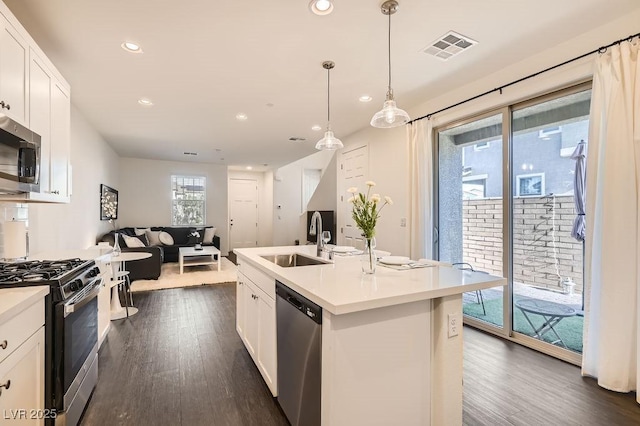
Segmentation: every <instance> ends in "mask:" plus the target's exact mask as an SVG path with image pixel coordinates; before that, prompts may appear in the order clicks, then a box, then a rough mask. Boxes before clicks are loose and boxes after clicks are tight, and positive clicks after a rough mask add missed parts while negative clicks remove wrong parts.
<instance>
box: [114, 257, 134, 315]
mask: <svg viewBox="0 0 640 426" xmlns="http://www.w3.org/2000/svg"><path fill="white" fill-rule="evenodd" d="M123 265H124V262H120V261H114V260H113V259H112V260H111V281H120V282H118V283H117V284H115V285H117V286H118V290H119V291H120V290H123V291H124V308H125V310H126V311H127V318H129V307H130V306H133V294H132V292H131V279H130V278H129V271H127V270H125V269H124V268H123ZM127 293H128V294H129V299H128V300H127Z"/></svg>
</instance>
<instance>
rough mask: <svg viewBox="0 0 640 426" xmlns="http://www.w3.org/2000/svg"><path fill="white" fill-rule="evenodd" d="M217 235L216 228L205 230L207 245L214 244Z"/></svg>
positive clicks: (204, 240)
mask: <svg viewBox="0 0 640 426" xmlns="http://www.w3.org/2000/svg"><path fill="white" fill-rule="evenodd" d="M215 235H216V228H204V239H203V242H205V243H212V242H213V237H214V236H215Z"/></svg>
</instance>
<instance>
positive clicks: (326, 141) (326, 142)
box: [316, 61, 344, 150]
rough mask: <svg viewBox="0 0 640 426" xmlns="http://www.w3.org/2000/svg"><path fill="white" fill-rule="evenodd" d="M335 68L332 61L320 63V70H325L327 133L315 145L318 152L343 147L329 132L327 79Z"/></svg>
mask: <svg viewBox="0 0 640 426" xmlns="http://www.w3.org/2000/svg"><path fill="white" fill-rule="evenodd" d="M335 66H336V64H335V63H334V62H332V61H324V62H323V63H322V68H324V69H325V70H327V131H326V132H325V133H324V137H323V138H322V139H320V140H319V141H318V143H317V144H316V149H320V150H334V149H340V148H343V147H344V145H343V144H342V141H341V140H340V139H338V138H336V137H335V136H333V132H332V131H331V115H330V111H331V109H330V108H331V107H330V105H329V100H330V99H331V98H330V96H329V93H330V92H329V88H330V82H331V80H330V79H329V72H330V70H332V69H333V67H335Z"/></svg>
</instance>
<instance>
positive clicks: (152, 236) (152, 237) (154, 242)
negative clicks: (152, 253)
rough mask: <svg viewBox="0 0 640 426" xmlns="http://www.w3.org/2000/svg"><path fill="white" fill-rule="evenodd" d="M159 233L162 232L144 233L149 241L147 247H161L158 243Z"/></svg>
mask: <svg viewBox="0 0 640 426" xmlns="http://www.w3.org/2000/svg"><path fill="white" fill-rule="evenodd" d="M160 232H162V231H147V232H145V235H146V236H147V238H148V239H149V245H150V246H161V245H162V243H161V242H160Z"/></svg>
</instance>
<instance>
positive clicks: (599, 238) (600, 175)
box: [582, 39, 640, 402]
mask: <svg viewBox="0 0 640 426" xmlns="http://www.w3.org/2000/svg"><path fill="white" fill-rule="evenodd" d="M639 45H640V42H639V41H638V40H637V39H636V40H634V41H632V42H628V41H627V42H623V43H621V44H620V45H618V46H613V47H610V48H608V49H607V51H606V52H605V53H604V54H601V55H599V56H598V58H597V59H596V63H595V65H596V67H595V72H594V79H593V93H592V99H591V117H590V128H589V141H588V145H589V155H588V158H587V197H586V198H587V210H586V219H587V233H586V258H585V272H586V276H585V278H586V283H587V293H586V303H585V334H584V349H583V355H582V374H583V375H588V376H593V377H595V378H597V380H598V384H599V385H600V386H602V387H604V388H607V389H610V390H614V391H619V392H629V391H632V390H636V389H637V384H638V372H639V371H640V369H639V368H638V366H639V364H640V359H639V358H638V354H639V353H640V352H639V351H638V344H639V343H640V339H639V332H640V329H639V326H638V324H639V315H640V310H639V308H640V304H639V303H638V302H639V297H640V291H639V289H640V271H639V268H640V266H639V265H640V236H639V234H638V232H639V230H640V214H639V212H640V204H639V197H638V189H639V188H640V63H639V62H638V50H639ZM638 395H640V393H638ZM637 398H640V397H637ZM638 401H639V402H640V399H638Z"/></svg>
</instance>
